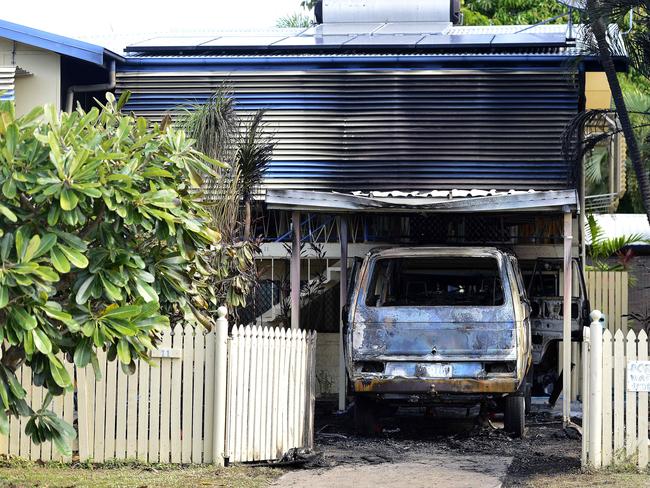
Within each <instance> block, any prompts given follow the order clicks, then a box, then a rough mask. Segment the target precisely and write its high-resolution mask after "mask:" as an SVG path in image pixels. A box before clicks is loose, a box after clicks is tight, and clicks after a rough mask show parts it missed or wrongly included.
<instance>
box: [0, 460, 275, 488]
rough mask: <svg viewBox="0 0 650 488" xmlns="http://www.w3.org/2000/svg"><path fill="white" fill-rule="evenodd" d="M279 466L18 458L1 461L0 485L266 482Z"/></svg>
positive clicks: (138, 487)
mask: <svg viewBox="0 0 650 488" xmlns="http://www.w3.org/2000/svg"><path fill="white" fill-rule="evenodd" d="M281 474H282V470H280V469H275V468H268V467H252V466H232V467H228V468H216V467H213V466H170V465H145V464H137V463H115V464H105V465H101V466H99V465H97V466H95V465H87V464H83V465H67V464H58V463H47V464H42V463H35V462H31V461H24V460H19V459H12V460H3V461H0V487H12V488H13V487H36V486H38V487H40V488H45V487H52V488H53V487H61V488H73V487H74V488H81V487H93V488H121V487H134V488H145V487H146V488H149V487H163V486H164V487H183V488H190V487H194V486H214V487H219V486H223V487H229V488H258V487H264V486H268V485H269V484H270V483H271V482H272V481H273V480H275V479H276V478H277V477H278V476H280V475H281Z"/></svg>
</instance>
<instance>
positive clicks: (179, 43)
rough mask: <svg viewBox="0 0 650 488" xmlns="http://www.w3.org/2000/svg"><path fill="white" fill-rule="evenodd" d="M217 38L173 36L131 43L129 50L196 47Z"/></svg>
mask: <svg viewBox="0 0 650 488" xmlns="http://www.w3.org/2000/svg"><path fill="white" fill-rule="evenodd" d="M216 37H217V36H216V35H214V36H174V37H154V38H152V39H147V40H145V41H140V42H136V43H133V44H131V45H130V46H129V48H139V47H159V48H163V47H164V48H169V49H174V48H184V47H196V46H198V45H200V44H203V43H204V42H208V41H211V40H213V39H215V38H216Z"/></svg>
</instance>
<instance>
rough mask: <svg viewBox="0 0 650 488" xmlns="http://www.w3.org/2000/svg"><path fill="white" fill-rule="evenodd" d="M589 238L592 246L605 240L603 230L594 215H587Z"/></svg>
mask: <svg viewBox="0 0 650 488" xmlns="http://www.w3.org/2000/svg"><path fill="white" fill-rule="evenodd" d="M585 230H586V231H587V236H588V237H589V239H590V240H591V245H592V246H593V245H594V243H598V242H600V241H601V240H602V239H603V233H604V231H603V228H602V227H601V226H600V224H599V223H598V221H597V220H596V217H594V216H593V214H590V215H587V228H586V229H585Z"/></svg>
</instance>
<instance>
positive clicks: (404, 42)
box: [344, 34, 424, 47]
mask: <svg viewBox="0 0 650 488" xmlns="http://www.w3.org/2000/svg"><path fill="white" fill-rule="evenodd" d="M423 37H424V34H405V35H400V34H395V35H388V34H383V35H381V34H380V35H373V36H371V35H367V34H366V35H362V36H357V37H355V38H354V39H351V40H350V41H348V42H346V43H345V44H344V46H345V47H347V46H364V47H415V45H416V44H417V43H418V41H420V40H421V39H422V38H423Z"/></svg>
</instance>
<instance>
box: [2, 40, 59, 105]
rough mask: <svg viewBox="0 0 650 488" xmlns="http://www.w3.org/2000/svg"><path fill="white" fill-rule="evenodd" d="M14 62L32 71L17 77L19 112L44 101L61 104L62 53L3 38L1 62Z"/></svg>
mask: <svg viewBox="0 0 650 488" xmlns="http://www.w3.org/2000/svg"><path fill="white" fill-rule="evenodd" d="M11 64H15V65H18V66H20V67H21V68H23V69H24V70H27V71H29V72H30V73H32V75H31V76H22V77H18V78H16V95H15V96H16V113H17V114H18V115H22V114H25V113H28V112H29V111H30V110H31V109H32V108H34V107H35V106H37V105H43V104H45V103H50V104H54V105H55V106H56V107H57V108H60V106H61V101H60V97H61V56H60V55H58V54H56V53H53V52H51V51H46V50H44V49H39V48H37V47H33V46H28V45H26V44H21V43H14V42H13V41H9V40H7V39H0V65H11Z"/></svg>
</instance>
